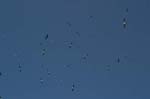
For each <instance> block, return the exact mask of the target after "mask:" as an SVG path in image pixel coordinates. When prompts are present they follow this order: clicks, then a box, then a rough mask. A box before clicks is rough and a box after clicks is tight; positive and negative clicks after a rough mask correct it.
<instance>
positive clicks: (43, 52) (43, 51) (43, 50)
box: [42, 48, 46, 56]
mask: <svg viewBox="0 0 150 99" xmlns="http://www.w3.org/2000/svg"><path fill="white" fill-rule="evenodd" d="M45 52H46V49H45V48H43V49H42V55H43V56H44V55H45Z"/></svg>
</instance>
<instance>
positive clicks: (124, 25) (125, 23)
mask: <svg viewBox="0 0 150 99" xmlns="http://www.w3.org/2000/svg"><path fill="white" fill-rule="evenodd" d="M126 27H127V22H126V18H123V28H124V29H125V28H126Z"/></svg>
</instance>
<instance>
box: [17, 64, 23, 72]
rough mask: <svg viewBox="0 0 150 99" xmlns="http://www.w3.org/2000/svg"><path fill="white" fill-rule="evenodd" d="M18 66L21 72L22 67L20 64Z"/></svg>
mask: <svg viewBox="0 0 150 99" xmlns="http://www.w3.org/2000/svg"><path fill="white" fill-rule="evenodd" d="M18 68H19V72H22V69H21V68H22V67H21V65H20V64H19V66H18Z"/></svg>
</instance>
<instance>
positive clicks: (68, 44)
mask: <svg viewBox="0 0 150 99" xmlns="http://www.w3.org/2000/svg"><path fill="white" fill-rule="evenodd" d="M65 43H66V44H67V46H68V48H72V46H73V42H72V41H65Z"/></svg>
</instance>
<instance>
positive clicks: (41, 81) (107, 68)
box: [0, 8, 128, 99]
mask: <svg viewBox="0 0 150 99" xmlns="http://www.w3.org/2000/svg"><path fill="white" fill-rule="evenodd" d="M125 12H126V13H127V14H128V8H126V10H125ZM89 18H93V16H92V15H91V16H89ZM66 24H67V25H68V27H69V28H71V27H72V24H71V22H66ZM122 25H123V28H124V29H126V28H127V17H126V15H125V16H124V17H123V22H122ZM75 34H76V35H77V36H78V37H80V35H81V34H80V33H79V32H75ZM48 39H49V35H48V34H46V35H45V37H44V40H45V41H47V40H48ZM42 44H43V43H40V45H42ZM65 44H67V46H68V48H69V49H71V48H72V47H73V41H65ZM46 51H47V50H46V48H43V49H42V52H41V55H42V56H45V55H46ZM87 57H89V55H88V53H86V54H85V55H83V56H82V58H81V59H82V60H86V59H87ZM116 62H117V63H120V62H121V60H120V58H119V57H118V58H117V59H116ZM71 65H72V64H68V65H66V67H70V66H71ZM110 67H111V65H106V71H110V70H111V69H110ZM18 72H20V73H21V72H22V66H21V64H19V66H18ZM46 72H47V75H48V76H50V75H51V72H50V71H49V70H48V68H47V69H46ZM1 76H3V73H2V72H0V77H1ZM39 80H40V83H41V84H44V79H43V78H42V77H40V78H39ZM75 90H76V85H75V83H72V85H71V91H72V92H74V91H75ZM0 99H2V96H0Z"/></svg>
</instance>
